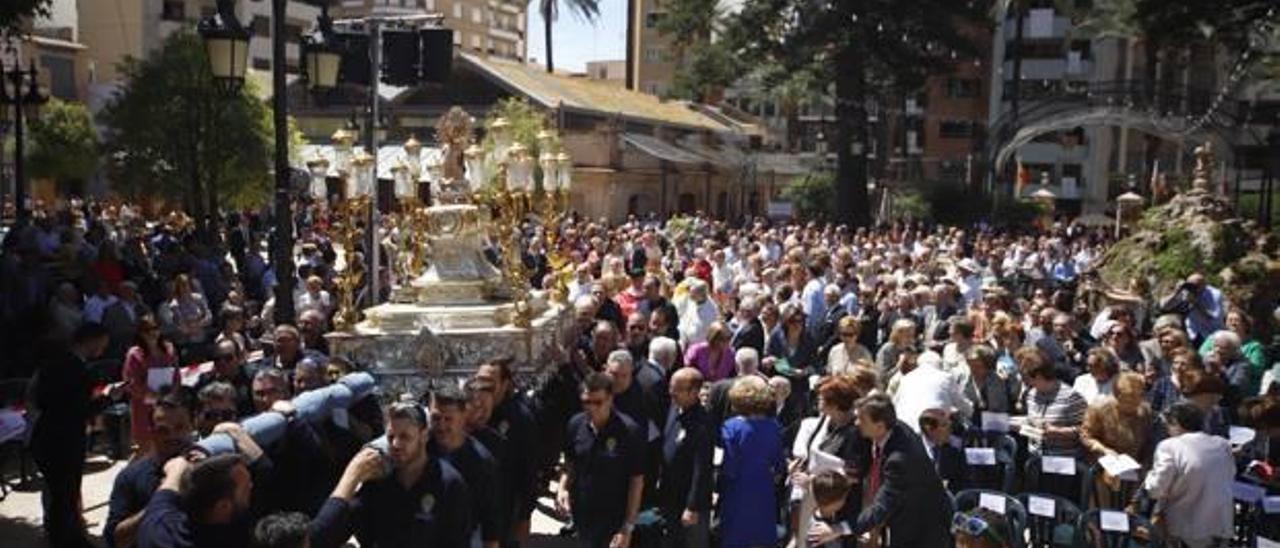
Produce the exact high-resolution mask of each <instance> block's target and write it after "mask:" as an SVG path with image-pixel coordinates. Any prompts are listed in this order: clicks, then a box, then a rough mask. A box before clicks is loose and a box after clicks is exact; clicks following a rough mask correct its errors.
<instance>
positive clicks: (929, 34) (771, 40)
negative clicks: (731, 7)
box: [675, 0, 990, 225]
mask: <svg viewBox="0 0 1280 548" xmlns="http://www.w3.org/2000/svg"><path fill="white" fill-rule="evenodd" d="M675 1H676V2H677V3H678V2H692V1H695V0H675ZM989 9H990V2H989V1H984V0H916V1H913V2H890V1H883V0H877V1H869V2H868V1H860V0H832V1H830V2H824V3H817V4H815V3H813V2H810V1H808V0H745V2H744V3H743V4H742V9H741V10H740V11H739V12H738V13H736V14H735V15H733V16H731V17H729V18H728V19H727V21H726V24H725V31H724V33H723V37H724V40H725V43H726V47H727V48H728V49H729V51H731V52H733V55H734V56H735V57H736V58H737V59H738V60H739V62H740V63H742V66H751V67H759V66H767V65H777V66H778V67H780V72H779V73H780V74H791V73H798V72H808V73H810V74H812V75H813V78H814V81H815V82H822V83H823V84H821V85H822V86H823V88H826V87H827V85H828V84H827V83H830V86H831V89H832V92H833V94H834V96H835V106H836V108H835V111H836V120H835V122H836V128H837V131H836V135H834V136H833V137H834V138H833V139H832V143H833V145H834V146H833V148H834V150H835V152H836V164H837V169H836V184H835V198H834V204H835V208H836V220H838V221H840V222H844V223H850V224H856V225H866V224H869V223H870V222H871V211H870V209H871V208H870V203H869V200H868V197H867V190H866V182H867V157H866V153H867V150H868V149H869V147H868V146H867V143H868V142H869V135H868V133H867V127H868V122H869V120H868V110H867V108H866V107H867V104H868V102H869V101H872V100H874V99H876V98H890V97H901V96H902V95H903V94H904V93H909V92H914V91H916V90H918V89H920V87H921V86H922V85H923V84H924V83H925V81H926V79H927V78H928V77H929V76H933V75H937V74H940V73H944V72H946V71H947V70H949V69H950V67H952V66H953V65H954V63H956V62H957V61H958V60H968V59H974V58H977V57H978V56H979V51H980V49H979V47H978V46H977V44H976V43H975V39H976V38H978V37H981V36H987V35H989V30H988V27H989V23H988V21H987V13H988V12H989Z"/></svg>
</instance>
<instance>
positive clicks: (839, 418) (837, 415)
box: [790, 376, 866, 545]
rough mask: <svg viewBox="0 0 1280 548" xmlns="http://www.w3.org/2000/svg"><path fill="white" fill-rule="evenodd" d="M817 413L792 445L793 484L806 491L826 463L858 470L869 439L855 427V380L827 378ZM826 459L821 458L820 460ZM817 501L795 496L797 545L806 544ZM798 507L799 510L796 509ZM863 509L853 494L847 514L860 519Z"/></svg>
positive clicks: (858, 394)
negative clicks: (805, 537)
mask: <svg viewBox="0 0 1280 548" xmlns="http://www.w3.org/2000/svg"><path fill="white" fill-rule="evenodd" d="M817 392H818V411H819V413H820V415H819V416H818V417H816V418H810V419H805V420H804V422H803V423H802V424H801V426H800V432H799V433H798V434H797V435H796V439H795V442H794V443H793V444H792V448H791V454H792V456H793V457H795V458H794V460H792V462H791V467H790V468H791V477H790V480H791V485H792V487H794V488H797V489H800V490H804V489H805V488H806V487H807V486H809V482H810V480H811V479H812V478H813V475H814V474H815V473H816V471H817V468H819V467H820V464H821V463H823V462H829V461H831V460H832V459H834V460H836V461H841V463H840V466H839V467H840V468H841V469H846V468H847V469H853V468H857V463H858V459H859V458H861V456H862V455H863V454H864V453H865V452H866V440H865V439H863V438H862V436H861V435H860V434H858V429H857V427H856V426H855V425H854V411H853V406H854V404H855V403H856V402H857V401H858V398H860V397H861V396H862V392H861V391H860V390H859V389H858V386H857V385H856V384H855V383H854V380H853V378H852V377H848V376H835V377H827V378H826V379H824V380H823V381H822V383H821V384H819V385H818V387H817ZM819 456H822V457H826V458H825V459H821V460H820V457H819ZM814 504H815V500H814V498H813V497H812V494H811V493H810V492H807V491H805V492H804V495H803V496H802V497H799V498H798V499H796V498H795V496H794V495H793V500H792V506H793V512H792V516H793V518H792V528H793V531H794V532H795V534H796V535H797V538H796V543H797V544H798V545H803V540H804V538H803V536H801V535H804V534H806V533H807V532H808V530H809V523H810V521H809V520H810V518H811V516H812V514H813V510H814ZM796 506H798V508H795V507H796ZM861 507H862V504H861V501H860V497H859V496H858V494H857V493H854V494H853V495H851V498H850V499H849V501H848V504H846V505H845V508H846V510H847V511H849V512H852V515H853V516H857V513H858V510H859V509H860V508H861Z"/></svg>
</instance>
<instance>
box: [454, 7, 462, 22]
mask: <svg viewBox="0 0 1280 548" xmlns="http://www.w3.org/2000/svg"><path fill="white" fill-rule="evenodd" d="M453 18H454V19H462V4H454V5H453Z"/></svg>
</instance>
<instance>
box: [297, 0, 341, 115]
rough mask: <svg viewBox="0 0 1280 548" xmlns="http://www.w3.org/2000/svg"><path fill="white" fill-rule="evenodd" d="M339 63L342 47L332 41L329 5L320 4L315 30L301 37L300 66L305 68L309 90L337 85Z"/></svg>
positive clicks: (319, 91) (320, 89) (330, 87)
mask: <svg viewBox="0 0 1280 548" xmlns="http://www.w3.org/2000/svg"><path fill="white" fill-rule="evenodd" d="M341 64H342V48H340V47H338V44H336V43H335V42H334V38H333V19H330V18H329V6H328V5H326V4H321V6H320V17H319V18H317V19H316V31H315V32H312V33H311V34H309V35H307V36H304V37H303V38H302V66H303V67H305V69H306V78H307V82H308V83H309V84H310V85H311V90H312V91H315V92H317V93H325V92H328V91H329V90H332V89H333V88H336V87H338V68H339V67H340V66H341Z"/></svg>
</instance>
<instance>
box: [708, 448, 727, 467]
mask: <svg viewBox="0 0 1280 548" xmlns="http://www.w3.org/2000/svg"><path fill="white" fill-rule="evenodd" d="M722 462H724V449H721V448H719V447H717V448H716V449H715V451H714V452H713V453H712V455H711V464H714V465H716V466H720V463H722Z"/></svg>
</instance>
